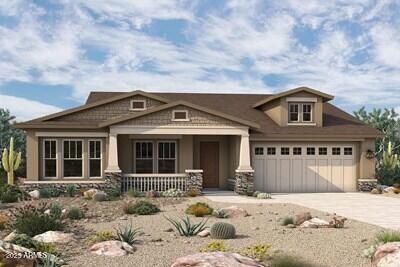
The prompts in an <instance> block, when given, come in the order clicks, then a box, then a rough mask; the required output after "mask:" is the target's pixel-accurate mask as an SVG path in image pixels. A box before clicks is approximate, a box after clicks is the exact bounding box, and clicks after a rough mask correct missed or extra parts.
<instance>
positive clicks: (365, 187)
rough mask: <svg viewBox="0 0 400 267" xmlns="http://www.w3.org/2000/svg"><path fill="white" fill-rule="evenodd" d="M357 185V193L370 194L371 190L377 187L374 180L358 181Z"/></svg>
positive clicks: (376, 181) (376, 182)
mask: <svg viewBox="0 0 400 267" xmlns="http://www.w3.org/2000/svg"><path fill="white" fill-rule="evenodd" d="M357 183H358V191H361V192H371V190H372V189H374V188H376V187H377V185H378V180H376V179H358V180H357Z"/></svg>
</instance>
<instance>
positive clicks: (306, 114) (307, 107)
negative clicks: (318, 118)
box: [302, 104, 311, 122]
mask: <svg viewBox="0 0 400 267" xmlns="http://www.w3.org/2000/svg"><path fill="white" fill-rule="evenodd" d="M302 112H303V122H311V104H303V110H302Z"/></svg>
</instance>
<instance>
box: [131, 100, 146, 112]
mask: <svg viewBox="0 0 400 267" xmlns="http://www.w3.org/2000/svg"><path fill="white" fill-rule="evenodd" d="M131 110H133V111H142V110H146V100H132V101H131Z"/></svg>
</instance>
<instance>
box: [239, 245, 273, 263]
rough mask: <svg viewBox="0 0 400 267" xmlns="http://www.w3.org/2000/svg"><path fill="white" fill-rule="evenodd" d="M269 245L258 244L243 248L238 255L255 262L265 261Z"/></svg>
mask: <svg viewBox="0 0 400 267" xmlns="http://www.w3.org/2000/svg"><path fill="white" fill-rule="evenodd" d="M271 246H272V245H271V244H258V245H255V246H250V247H247V248H245V249H244V250H243V251H242V252H240V254H242V255H244V256H247V257H250V258H253V259H256V260H257V261H261V262H263V261H265V260H266V259H267V258H268V250H269V249H270V248H271Z"/></svg>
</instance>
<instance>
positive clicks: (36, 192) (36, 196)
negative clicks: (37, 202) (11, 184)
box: [28, 190, 40, 199]
mask: <svg viewBox="0 0 400 267" xmlns="http://www.w3.org/2000/svg"><path fill="white" fill-rule="evenodd" d="M28 194H29V195H30V196H31V198H33V199H39V198H40V192H39V190H33V191H31V192H29V193H28Z"/></svg>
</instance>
